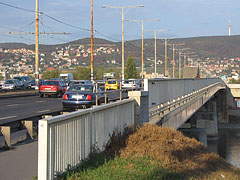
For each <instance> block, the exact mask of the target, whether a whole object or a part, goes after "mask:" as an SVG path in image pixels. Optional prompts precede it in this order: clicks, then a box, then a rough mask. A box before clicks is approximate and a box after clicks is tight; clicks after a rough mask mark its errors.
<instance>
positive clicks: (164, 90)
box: [144, 78, 225, 107]
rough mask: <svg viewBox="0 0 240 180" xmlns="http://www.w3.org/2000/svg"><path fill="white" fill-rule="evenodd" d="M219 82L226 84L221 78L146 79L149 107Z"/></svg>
mask: <svg viewBox="0 0 240 180" xmlns="http://www.w3.org/2000/svg"><path fill="white" fill-rule="evenodd" d="M218 82H219V83H222V84H223V85H225V83H224V81H223V80H221V79H219V78H192V79H144V91H149V107H152V106H155V105H158V104H162V103H164V102H167V101H171V100H173V99H177V98H178V97H182V96H185V95H186V94H189V93H192V92H194V91H197V90H200V89H202V88H204V87H207V86H209V85H211V84H214V83H218Z"/></svg>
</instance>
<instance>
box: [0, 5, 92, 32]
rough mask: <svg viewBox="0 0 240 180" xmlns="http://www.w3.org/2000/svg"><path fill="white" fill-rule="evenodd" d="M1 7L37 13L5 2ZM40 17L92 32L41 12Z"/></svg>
mask: <svg viewBox="0 0 240 180" xmlns="http://www.w3.org/2000/svg"><path fill="white" fill-rule="evenodd" d="M0 4H1V5H4V6H8V7H11V8H15V9H19V10H23V11H27V12H32V13H36V11H32V10H29V9H25V8H21V7H17V6H13V5H10V4H7V3H3V2H0ZM39 14H40V15H45V16H46V17H48V18H50V19H52V20H54V21H56V22H58V23H61V24H64V25H66V26H69V27H72V28H75V29H80V30H83V31H91V30H90V29H86V28H81V27H77V26H74V25H71V24H69V23H66V22H64V21H62V20H59V19H56V18H54V17H52V16H49V15H48V14H46V13H44V12H39Z"/></svg>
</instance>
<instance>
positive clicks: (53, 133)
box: [38, 99, 135, 180]
mask: <svg viewBox="0 0 240 180" xmlns="http://www.w3.org/2000/svg"><path fill="white" fill-rule="evenodd" d="M134 102H135V100H134V99H126V100H122V101H118V102H114V103H110V104H106V105H103V106H98V107H95V108H91V109H86V110H84V111H77V112H73V113H69V114H66V115H61V116H56V117H52V118H49V119H44V120H40V121H39V133H38V137H39V139H38V179H39V180H49V179H54V176H55V175H56V174H57V173H59V172H63V171H64V170H66V168H67V166H68V165H71V166H76V165H77V164H79V163H80V162H81V160H83V159H85V158H86V157H87V156H88V155H89V153H90V152H91V148H92V147H93V146H94V147H97V148H99V149H100V150H102V149H103V147H104V145H105V144H106V143H107V141H108V140H109V138H110V135H111V134H112V133H113V132H114V131H121V130H123V128H124V127H126V126H128V125H130V124H132V125H134Z"/></svg>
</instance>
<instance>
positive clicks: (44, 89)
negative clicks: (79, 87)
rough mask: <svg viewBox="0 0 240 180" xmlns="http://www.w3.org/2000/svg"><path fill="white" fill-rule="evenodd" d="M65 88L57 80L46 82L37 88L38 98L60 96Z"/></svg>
mask: <svg viewBox="0 0 240 180" xmlns="http://www.w3.org/2000/svg"><path fill="white" fill-rule="evenodd" d="M65 88H66V87H65V86H64V85H63V83H62V81H59V80H46V81H44V83H43V84H42V85H41V86H40V87H39V96H40V97H43V96H44V95H48V96H51V95H56V96H62V95H63V94H64V92H65Z"/></svg>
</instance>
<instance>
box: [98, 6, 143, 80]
mask: <svg viewBox="0 0 240 180" xmlns="http://www.w3.org/2000/svg"><path fill="white" fill-rule="evenodd" d="M136 7H144V6H143V5H137V6H105V5H104V6H102V8H115V9H120V10H121V15H122V80H124V67H125V66H124V59H125V58H124V9H129V8H136Z"/></svg>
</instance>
